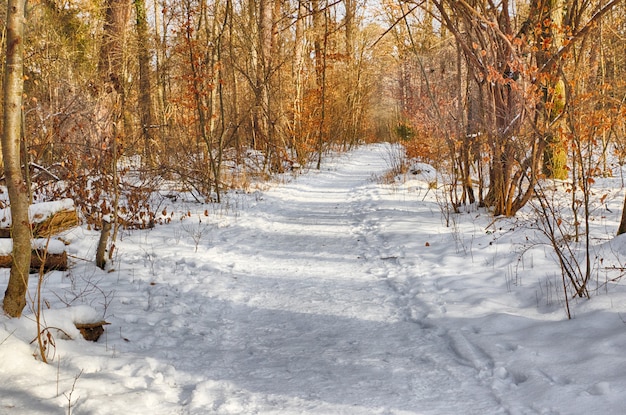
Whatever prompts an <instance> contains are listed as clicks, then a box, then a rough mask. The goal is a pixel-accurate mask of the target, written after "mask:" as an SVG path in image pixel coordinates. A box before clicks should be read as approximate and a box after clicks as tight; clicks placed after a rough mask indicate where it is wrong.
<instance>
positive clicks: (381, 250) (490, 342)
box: [0, 145, 626, 415]
mask: <svg viewBox="0 0 626 415" xmlns="http://www.w3.org/2000/svg"><path fill="white" fill-rule="evenodd" d="M389 152H390V150H389V147H388V146H387V145H369V146H363V147H360V148H358V149H356V150H354V151H352V152H350V153H348V154H344V155H341V156H337V157H336V158H333V159H329V160H327V162H326V163H325V164H324V166H323V168H322V169H321V171H311V172H308V173H306V174H302V175H300V176H298V177H293V178H292V179H291V180H285V181H284V182H283V183H281V184H275V185H273V186H272V187H271V188H270V189H266V190H263V191H261V190H257V191H255V192H252V193H249V194H242V193H232V194H229V195H228V196H227V200H226V202H224V203H223V204H221V205H199V204H195V203H193V202H191V201H189V202H186V201H184V200H182V199H178V201H177V202H173V201H167V202H165V201H164V203H169V204H168V205H167V206H164V207H165V209H164V214H166V215H167V217H169V218H173V219H172V221H171V223H169V224H167V225H162V226H157V227H155V228H153V229H148V230H135V231H129V232H124V233H123V234H122V235H121V240H119V241H118V242H117V244H116V246H117V248H116V252H117V256H116V260H115V263H113V264H111V266H110V268H109V269H107V270H106V271H102V270H99V269H98V268H96V267H95V266H94V265H93V263H92V261H87V260H86V259H91V258H93V256H94V252H95V247H96V243H97V239H98V234H97V233H95V232H93V231H89V230H87V228H85V227H78V228H75V229H74V230H72V231H71V232H69V233H67V234H66V235H64V240H67V241H69V242H70V245H69V246H68V247H67V249H68V252H69V253H70V254H71V257H72V258H73V260H74V264H73V267H72V268H71V270H70V271H68V272H59V271H54V272H51V273H50V274H48V275H47V276H46V278H45V280H44V281H43V283H42V296H43V300H44V301H43V304H44V305H45V307H44V311H43V316H44V319H45V324H46V325H47V326H48V327H56V328H59V329H62V330H63V331H65V332H66V333H67V334H68V335H69V336H70V337H71V338H72V339H71V340H70V339H68V338H66V336H63V335H62V334H61V333H60V332H54V331H52V332H53V334H54V336H55V337H54V341H55V346H54V350H53V351H54V358H53V361H52V363H51V364H44V363H42V362H41V361H40V360H38V359H36V358H34V357H33V354H35V352H36V349H35V347H36V346H35V344H34V343H33V344H31V343H30V342H31V340H33V339H34V338H35V335H36V328H35V324H34V322H33V320H34V317H33V312H32V309H33V304H34V301H35V299H36V296H35V288H36V277H35V276H33V277H32V278H33V279H32V280H31V296H30V300H29V304H30V306H29V307H30V308H29V309H27V310H26V312H27V315H25V316H24V317H22V318H21V319H9V318H7V317H0V413H3V414H9V415H12V414H67V413H69V412H71V413H72V414H75V415H78V414H90V415H99V414H102V415H105V414H107V415H108V414H117V413H124V414H145V413H150V414H167V415H170V414H195V415H200V414H202V415H204V414H287V415H290V414H319V415H322V414H348V415H353V414H363V415H369V414H394V415H401V414H403V415H404V414H481V415H484V414H520V415H521V414H590V413H601V414H621V413H623V410H624V409H623V408H625V407H626V395H625V394H624V393H623V391H624V390H626V360H624V358H623V350H624V347H625V346H626V323H625V322H626V291H625V290H624V287H623V285H624V284H623V282H622V281H621V280H619V279H618V280H616V281H614V282H611V281H606V283H603V281H604V278H605V274H604V273H602V272H601V271H600V270H598V271H597V280H598V281H597V283H598V286H599V287H600V288H599V289H598V290H597V291H594V292H593V293H592V294H593V296H592V298H591V299H590V300H579V301H572V303H571V304H570V305H571V308H572V311H573V314H574V318H573V319H572V320H567V318H566V314H565V311H564V307H563V294H562V289H561V288H560V271H559V268H558V266H557V263H556V262H555V259H554V257H553V254H552V251H551V249H550V248H549V247H547V246H545V245H542V244H539V243H534V242H532V241H535V240H536V239H537V238H538V233H537V231H536V230H535V229H533V228H531V227H529V226H526V222H525V221H524V217H525V216H524V215H525V214H527V213H528V212H522V214H521V215H520V217H519V218H512V219H498V220H495V221H494V219H493V217H491V216H490V215H489V214H487V213H485V212H482V211H480V210H478V209H475V208H474V209H468V211H467V212H466V213H461V214H457V215H452V217H451V226H449V227H446V226H445V220H443V219H442V209H441V198H440V197H438V196H437V194H436V191H435V190H434V189H432V188H431V187H432V183H431V182H432V180H433V179H434V178H436V174H435V172H434V170H432V168H429V166H425V165H418V166H417V167H416V169H415V172H413V173H411V172H409V174H408V175H407V180H406V181H405V182H403V183H402V184H398V183H395V184H385V183H384V182H383V181H382V180H379V179H378V178H380V177H383V176H384V174H385V172H386V170H388V168H389V161H388V155H389ZM596 186H605V187H606V189H608V190H607V191H609V190H610V191H611V192H613V193H612V194H613V196H612V197H610V198H608V199H607V208H610V210H611V212H609V211H608V210H603V211H600V210H599V211H598V213H597V215H596V216H595V217H594V219H595V222H593V223H594V226H595V227H594V232H596V233H597V235H595V236H596V237H597V238H599V239H598V242H597V243H596V250H597V254H596V255H601V256H602V257H603V258H604V261H605V263H606V264H618V265H619V263H620V262H619V258H620V256H623V253H624V252H625V250H626V239H624V237H619V238H613V237H612V235H613V233H614V231H615V229H617V224H618V221H619V214H620V213H621V201H622V200H623V198H622V197H621V196H619V194H620V183H619V180H618V179H611V178H609V179H600V180H598V182H597V184H596ZM205 211H208V216H207V215H205ZM172 214H173V216H172ZM529 241H531V242H529ZM0 280H1V282H2V283H5V284H6V281H7V280H8V271H5V273H4V274H2V277H1V278H0ZM101 319H105V320H106V321H107V322H109V323H111V325H108V326H106V329H105V334H104V335H103V336H102V337H101V338H100V339H99V340H98V342H96V343H93V342H88V341H86V340H83V339H82V338H80V336H78V335H77V333H76V330H75V329H73V327H72V324H73V323H75V322H89V321H93V320H101Z"/></svg>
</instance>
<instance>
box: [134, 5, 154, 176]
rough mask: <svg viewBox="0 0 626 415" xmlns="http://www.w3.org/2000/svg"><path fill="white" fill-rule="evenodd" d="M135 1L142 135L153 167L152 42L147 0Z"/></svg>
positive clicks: (147, 157) (147, 162)
mask: <svg viewBox="0 0 626 415" xmlns="http://www.w3.org/2000/svg"><path fill="white" fill-rule="evenodd" d="M134 1H135V15H136V21H137V26H136V27H137V55H138V56H137V58H138V61H139V99H138V107H139V117H140V119H141V136H142V138H143V143H144V158H145V161H144V162H145V163H146V165H147V166H148V167H153V166H154V163H155V160H154V152H153V149H152V147H153V144H154V139H153V137H152V131H153V128H152V124H153V121H152V119H153V115H152V83H151V82H150V51H149V50H148V45H149V44H150V42H149V38H148V20H147V17H146V2H145V0H134Z"/></svg>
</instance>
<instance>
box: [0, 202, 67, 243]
mask: <svg viewBox="0 0 626 415" xmlns="http://www.w3.org/2000/svg"><path fill="white" fill-rule="evenodd" d="M28 216H29V220H30V223H31V227H32V230H33V237H34V238H47V237H49V236H52V235H56V234H58V233H60V232H63V231H66V230H68V229H71V228H73V227H74V226H76V225H78V214H77V213H76V208H75V206H74V201H73V200H72V199H62V200H57V201H53V202H42V203H35V204H33V205H30V207H29V209H28ZM10 237H11V210H10V209H9V208H4V209H0V238H10Z"/></svg>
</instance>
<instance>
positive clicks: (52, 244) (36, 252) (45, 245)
mask: <svg viewBox="0 0 626 415" xmlns="http://www.w3.org/2000/svg"><path fill="white" fill-rule="evenodd" d="M12 250H13V241H12V240H11V239H0V268H11V265H12V264H13V256H12V255H11V253H12ZM42 264H43V270H44V272H47V271H52V270H57V271H65V270H67V268H68V264H67V252H65V244H64V243H63V242H62V241H59V240H57V239H52V240H46V239H36V240H34V241H33V250H32V251H31V255H30V269H31V271H32V272H38V271H39V270H40V269H41V266H42Z"/></svg>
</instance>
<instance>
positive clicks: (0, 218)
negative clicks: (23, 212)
mask: <svg viewBox="0 0 626 415" xmlns="http://www.w3.org/2000/svg"><path fill="white" fill-rule="evenodd" d="M5 198H6V195H5ZM5 202H6V201H5ZM5 204H8V203H5ZM74 209H75V207H74V201H73V200H72V199H61V200H55V201H51V202H41V203H34V204H32V205H30V207H29V208H28V217H29V220H30V222H31V223H41V222H43V221H45V220H46V219H47V218H48V217H50V216H51V215H53V214H54V213H56V212H62V211H65V210H74ZM11 220H12V218H11V209H10V208H8V207H6V208H3V209H0V223H1V224H2V227H4V228H9V227H11Z"/></svg>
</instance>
